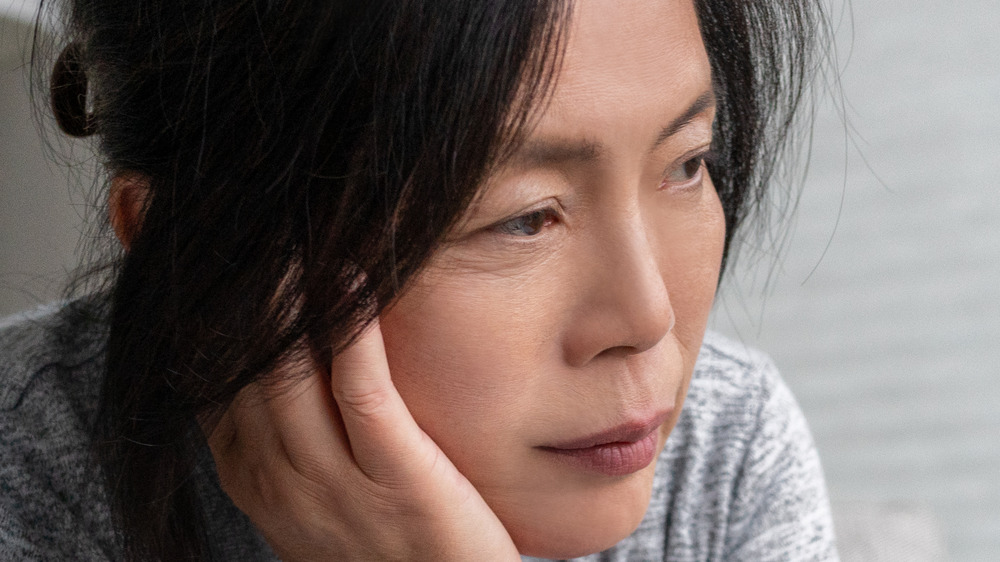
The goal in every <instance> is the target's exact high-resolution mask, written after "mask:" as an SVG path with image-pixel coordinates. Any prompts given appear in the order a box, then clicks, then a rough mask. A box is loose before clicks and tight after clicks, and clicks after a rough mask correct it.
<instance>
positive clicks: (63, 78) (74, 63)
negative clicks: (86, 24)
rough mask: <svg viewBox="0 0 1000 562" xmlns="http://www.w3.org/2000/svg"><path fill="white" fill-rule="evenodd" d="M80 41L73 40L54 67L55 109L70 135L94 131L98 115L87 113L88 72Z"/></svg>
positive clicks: (53, 99) (63, 126)
mask: <svg viewBox="0 0 1000 562" xmlns="http://www.w3.org/2000/svg"><path fill="white" fill-rule="evenodd" d="M81 55H82V49H81V47H80V45H79V43H70V44H69V45H67V46H66V48H65V49H63V52H62V53H60V54H59V58H58V59H57V60H56V65H55V68H53V69H52V86H51V91H50V94H51V96H52V112H53V113H54V114H55V116H56V122H57V123H59V128H60V129H62V130H63V132H65V133H66V134H67V135H70V136H74V137H86V136H89V135H92V134H94V132H95V130H96V123H95V122H94V116H93V115H92V114H89V113H87V72H86V70H85V69H84V68H83V64H82V63H81V58H82V56H81Z"/></svg>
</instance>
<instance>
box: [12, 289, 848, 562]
mask: <svg viewBox="0 0 1000 562" xmlns="http://www.w3.org/2000/svg"><path fill="white" fill-rule="evenodd" d="M99 310H100V308H99V307H97V306H95V305H94V303H93V302H92V301H86V300H84V301H77V302H75V303H73V304H71V305H68V306H62V307H48V308H45V309H40V310H38V311H35V312H33V313H31V314H30V315H22V316H20V317H18V318H11V319H8V320H6V321H0V432H2V433H0V435H2V444H0V492H2V496H0V559H2V560H106V559H112V560H117V559H120V558H121V555H120V553H119V552H118V551H116V549H115V541H114V535H113V532H112V530H111V528H110V523H109V515H108V508H107V505H106V503H105V502H104V501H103V499H102V490H101V487H100V484H99V479H98V478H97V475H96V473H95V471H94V469H93V468H92V465H91V462H90V460H91V459H90V453H89V448H88V447H89V446H88V442H87V433H88V428H89V427H90V425H91V423H92V422H93V417H94V411H95V406H96V401H97V396H98V392H99V386H100V376H101V375H100V373H101V366H102V351H103V341H104V338H105V337H106V331H105V328H104V327H103V326H104V325H103V323H102V322H101V320H100V314H99ZM214 474H215V473H214V468H213V466H212V462H211V456H210V455H208V454H207V452H206V454H205V455H203V459H202V462H201V464H200V465H199V468H198V471H197V474H196V476H195V478H196V479H197V482H198V486H199V489H200V490H201V494H202V496H203V498H204V499H205V502H204V505H205V506H206V509H207V510H208V519H209V521H210V529H209V536H210V537H211V538H212V543H213V550H214V553H215V554H216V555H217V558H218V559H220V560H238V561H240V562H250V561H255V560H273V559H274V555H273V554H272V553H271V551H270V549H268V548H267V545H266V544H265V543H264V541H263V540H262V539H261V537H260V536H259V535H258V534H257V532H256V531H255V530H254V528H253V526H252V525H251V524H250V522H249V521H248V520H247V518H246V517H245V516H243V514H242V513H240V512H239V511H238V510H237V509H236V508H235V507H234V506H233V505H232V503H231V502H230V501H229V500H228V498H227V497H226V496H225V494H224V493H223V492H222V491H221V490H220V489H219V486H218V482H217V481H216V479H215V477H214ZM665 559H669V560H697V561H702V560H754V561H757V560H836V559H837V556H836V552H835V550H834V545H833V529H832V525H831V522H830V514H829V508H828V505H827V498H826V491H825V488H824V484H823V478H822V473H821V470H820V465H819V460H818V457H817V455H816V451H815V449H814V447H813V444H812V440H811V437H810V435H809V432H808V429H807V428H806V424H805V421H804V419H803V417H802V414H801V412H800V411H799V408H798V406H797V405H796V404H795V401H794V399H793V398H792V396H791V394H790V393H789V391H788V389H787V388H786V387H785V385H784V383H783V382H782V381H781V379H780V378H779V377H778V374H777V372H776V371H775V369H774V367H773V366H772V365H771V363H770V362H769V361H768V360H767V358H766V357H764V356H763V355H760V354H758V353H756V352H753V351H749V350H747V349H745V348H744V347H743V346H741V345H739V344H735V343H733V342H730V341H727V340H725V339H724V338H722V337H721V336H718V335H715V334H711V333H710V334H709V335H708V336H706V338H705V344H704V345H703V347H702V350H701V356H700V358H699V361H698V367H697V369H696V371H695V376H694V379H693V380H692V383H691V388H690V391H689V393H688V398H687V401H686V403H685V406H684V410H683V413H682V415H681V418H680V421H679V422H678V425H677V428H676V429H675V430H674V432H673V434H672V435H671V437H670V439H669V440H668V441H667V446H666V448H665V449H664V451H663V454H662V455H661V457H660V459H659V465H658V467H657V473H656V480H655V482H654V487H653V499H652V502H651V504H650V507H649V511H648V512H647V514H646V517H645V519H644V520H643V522H642V524H641V525H640V526H639V529H638V530H636V532H635V533H634V534H633V535H632V536H630V537H628V538H627V539H625V540H624V541H622V542H621V543H619V544H618V545H617V546H616V547H614V548H612V549H610V550H608V551H606V552H603V553H600V554H597V555H593V556H589V557H586V558H583V559H582V560H587V561H596V560H602V561H604V560H607V561H624V560H629V561H645V560H665ZM526 560H531V559H527V558H526Z"/></svg>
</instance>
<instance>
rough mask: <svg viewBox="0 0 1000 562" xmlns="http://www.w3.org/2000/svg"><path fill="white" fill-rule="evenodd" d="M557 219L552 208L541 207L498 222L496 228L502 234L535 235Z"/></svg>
mask: <svg viewBox="0 0 1000 562" xmlns="http://www.w3.org/2000/svg"><path fill="white" fill-rule="evenodd" d="M555 220H556V215H555V212H553V211H552V209H539V210H537V211H531V212H529V213H525V214H523V215H521V216H519V217H514V218H512V219H510V220H507V221H504V222H502V223H500V224H498V225H497V226H496V227H495V228H496V230H497V231H498V232H500V233H502V234H509V235H511V236H535V235H537V234H538V233H540V232H541V231H542V229H543V228H545V227H546V226H549V225H551V224H552V223H554V222H555Z"/></svg>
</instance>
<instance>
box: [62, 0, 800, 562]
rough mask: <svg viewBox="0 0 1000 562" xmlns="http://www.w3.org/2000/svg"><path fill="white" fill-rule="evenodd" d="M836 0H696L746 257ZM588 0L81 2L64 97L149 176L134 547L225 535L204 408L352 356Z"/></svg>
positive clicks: (464, 200)
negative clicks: (208, 490)
mask: <svg viewBox="0 0 1000 562" xmlns="http://www.w3.org/2000/svg"><path fill="white" fill-rule="evenodd" d="M812 2H813V0H798V1H790V0H746V1H740V2H733V1H731V0H696V1H695V4H696V8H697V11H698V15H699V18H700V22H701V28H702V35H703V38H704V40H705V43H706V47H707V50H708V53H709V58H710V61H711V65H712V70H713V74H714V81H715V86H716V88H717V91H718V100H719V106H718V113H717V115H718V117H717V121H716V124H715V129H716V130H715V146H714V152H715V153H716V158H715V160H714V161H713V163H712V164H711V169H710V171H711V174H712V177H713V180H714V183H715V185H716V188H717V189H718V191H719V195H720V197H721V199H722V203H723V208H724V211H725V215H726V223H727V233H726V247H727V255H728V249H729V247H730V246H731V241H732V240H733V237H734V234H735V233H736V232H737V229H738V227H739V226H740V224H741V223H742V222H743V221H744V219H745V218H746V216H747V214H748V213H749V212H751V211H752V209H754V208H755V207H756V206H759V205H760V204H761V202H762V201H764V194H765V192H766V188H767V185H768V183H769V179H770V177H771V175H772V172H773V171H774V164H775V162H776V160H777V156H778V155H779V154H780V153H781V151H782V150H783V148H784V147H785V146H786V141H787V138H788V134H789V131H791V130H792V125H793V121H792V118H793V116H794V115H795V112H796V109H797V107H798V106H799V105H800V101H801V100H802V95H803V91H804V87H805V82H806V78H807V76H808V75H809V73H810V70H811V66H810V65H811V64H812V62H811V61H812V58H811V54H812V52H813V43H814V39H815V37H814V34H815V30H816V29H817V27H818V26H817V21H818V19H817V18H818V16H817V14H818V12H817V11H816V10H817V8H816V7H815V6H814V5H812ZM570 4H571V3H570V2H564V1H560V0H518V1H508V2H503V3H500V2H469V1H468V0H433V1H425V2H422V1H363V2H362V1H356V2H347V1H341V2H334V1H330V0H324V1H314V2H284V1H277V0H269V1H264V0H171V1H170V2H165V1H138V0H74V1H69V2H68V5H69V9H68V12H67V21H68V25H67V29H68V32H67V39H68V40H69V41H70V43H69V47H67V48H66V49H65V50H64V51H63V54H62V56H61V57H60V60H59V62H58V64H57V67H56V71H55V73H54V76H53V81H52V106H53V110H54V112H55V114H56V118H57V120H58V122H59V123H60V125H61V126H62V127H63V128H64V130H66V132H68V133H70V134H74V135H86V134H90V133H93V132H96V134H97V135H98V139H99V147H100V151H101V153H102V155H103V157H104V158H105V161H106V165H107V167H108V168H109V170H110V172H111V173H112V174H114V173H119V172H129V173H131V172H138V173H141V174H143V175H145V176H146V177H148V178H149V180H150V189H149V197H148V199H147V200H146V202H145V214H144V220H143V224H142V227H141V229H140V230H139V231H138V233H137V234H136V235H135V238H134V239H133V240H132V243H131V247H130V250H129V251H128V253H127V254H125V255H124V256H123V257H122V258H121V260H122V261H121V262H120V263H119V264H118V266H117V274H116V278H115V281H114V283H113V286H112V289H111V293H110V295H111V296H110V300H111V308H110V320H109V323H110V335H109V340H108V347H107V372H106V376H105V379H104V386H103V389H102V394H101V405H100V408H99V413H98V419H97V424H96V427H95V442H96V444H97V451H98V457H99V460H100V464H101V467H102V470H103V473H104V476H105V478H106V481H107V490H108V494H109V500H110V503H111V506H112V511H113V514H114V518H115V521H116V524H117V525H118V528H119V529H120V531H121V533H120V538H121V540H122V542H123V547H124V548H125V552H126V556H127V557H128V558H130V559H163V560H173V559H184V558H196V559H204V558H208V557H209V556H210V549H209V547H208V545H207V544H206V539H205V534H204V522H203V516H202V514H201V508H200V505H199V498H198V495H197V493H196V492H195V491H194V489H193V484H192V483H191V481H190V479H189V475H190V473H191V472H192V470H193V467H194V462H195V458H196V456H197V455H198V454H199V451H202V450H203V449H204V446H205V445H204V438H203V437H202V433H201V431H200V428H199V426H198V424H197V421H198V420H202V421H204V420H209V419H212V417H213V416H214V415H217V414H218V413H220V412H221V411H222V410H224V409H225V408H226V407H227V406H228V404H229V403H230V402H231V401H232V399H233V398H234V396H235V395H236V393H237V392H239V391H240V390H241V389H242V388H244V387H245V386H246V385H247V384H250V383H251V382H254V381H257V380H266V377H267V374H268V373H269V372H271V371H272V369H273V367H274V366H275V365H276V364H277V363H279V362H281V361H283V360H286V359H288V358H289V357H290V356H291V355H293V354H298V353H302V352H308V353H311V354H312V356H313V357H315V358H316V360H317V361H319V363H320V364H325V363H328V362H329V358H330V357H332V356H333V354H334V353H335V352H336V351H338V350H339V349H342V348H343V347H344V346H346V345H348V344H349V343H350V341H351V340H352V338H354V337H355V336H356V335H357V334H358V333H359V331H360V330H361V329H362V328H363V327H364V326H365V325H366V324H367V323H368V322H370V321H371V320H372V319H373V318H374V317H376V316H377V314H378V313H379V312H380V311H381V309H382V308H384V307H385V306H386V305H388V304H390V303H391V302H392V301H393V299H394V298H395V297H397V296H398V295H399V294H400V292H401V291H402V290H403V289H405V287H406V284H407V281H408V280H409V279H410V278H411V277H412V276H413V275H414V274H415V273H416V272H418V271H419V270H420V268H421V266H422V265H423V264H424V263H425V261H426V260H427V258H428V257H429V256H430V255H431V254H432V253H433V251H434V250H435V248H436V246H437V244H438V243H439V241H440V240H441V239H442V236H443V235H444V234H445V233H447V231H448V229H449V228H450V227H451V226H452V225H453V224H454V223H455V221H456V220H457V219H458V217H459V216H460V215H461V213H462V212H463V210H464V209H465V208H466V207H467V205H468V204H469V203H470V201H471V199H472V198H473V197H474V196H475V195H476V193H477V189H478V188H479V186H480V185H481V184H482V181H483V179H484V178H485V177H486V176H487V174H488V173H489V171H490V169H491V167H492V166H494V165H496V164H497V163H498V162H500V161H501V160H502V159H503V158H504V156H505V155H506V154H509V152H510V150H511V149H512V148H514V147H515V146H516V145H517V143H518V142H519V140H520V139H521V138H523V133H524V132H525V130H526V128H527V127H528V126H529V125H530V122H531V118H532V116H533V113H532V111H533V109H537V108H538V107H539V105H540V103H539V102H541V101H543V100H544V99H545V97H546V95H547V93H548V92H549V91H550V89H551V88H550V86H551V84H552V79H553V77H554V76H555V73H556V71H557V70H558V61H559V58H560V54H561V49H562V47H563V45H564V33H565V29H566V22H567V21H568V20H569V17H570V9H571V5H570ZM88 96H89V99H88ZM359 272H363V273H364V275H359Z"/></svg>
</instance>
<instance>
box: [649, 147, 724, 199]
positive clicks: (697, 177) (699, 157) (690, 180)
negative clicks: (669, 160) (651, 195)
mask: <svg viewBox="0 0 1000 562" xmlns="http://www.w3.org/2000/svg"><path fill="white" fill-rule="evenodd" d="M714 156H715V153H714V152H712V150H711V149H708V150H705V151H703V152H700V153H698V154H695V155H694V156H692V157H690V158H687V159H686V160H684V161H682V162H681V164H680V166H677V167H675V168H673V169H672V170H671V171H669V172H667V174H666V175H665V176H664V178H663V181H662V182H661V183H660V186H661V188H670V189H675V190H678V191H685V190H687V189H690V188H693V187H696V186H698V185H701V183H702V179H703V178H702V176H703V173H702V171H703V170H704V169H705V166H706V164H710V163H711V162H712V161H713V159H714ZM691 165H695V166H696V167H695V168H694V169H693V170H692V171H691V172H690V173H688V170H689V169H690V168H689V166H691ZM677 171H680V172H682V173H685V174H686V176H687V177H686V178H685V179H683V180H680V181H678V182H676V183H671V181H670V176H672V175H673V174H674V172H677Z"/></svg>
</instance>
